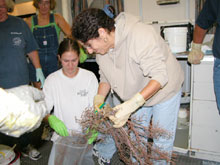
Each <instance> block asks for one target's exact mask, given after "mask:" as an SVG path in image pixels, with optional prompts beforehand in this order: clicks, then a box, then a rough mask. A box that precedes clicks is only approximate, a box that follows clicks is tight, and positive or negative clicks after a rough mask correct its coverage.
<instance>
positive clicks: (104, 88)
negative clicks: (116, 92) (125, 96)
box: [98, 82, 111, 97]
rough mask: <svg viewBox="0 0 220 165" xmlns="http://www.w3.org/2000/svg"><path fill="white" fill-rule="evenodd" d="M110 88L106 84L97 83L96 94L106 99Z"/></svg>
mask: <svg viewBox="0 0 220 165" xmlns="http://www.w3.org/2000/svg"><path fill="white" fill-rule="evenodd" d="M110 88H111V87H110V85H109V84H108V83H105V82H101V83H99V88H98V94H99V95H102V96H104V97H106V96H107V94H108V93H109V90H110Z"/></svg>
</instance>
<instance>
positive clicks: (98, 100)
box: [93, 94, 105, 112]
mask: <svg viewBox="0 0 220 165" xmlns="http://www.w3.org/2000/svg"><path fill="white" fill-rule="evenodd" d="M104 101H105V97H104V96H102V95H99V94H97V95H95V97H94V99H93V106H94V108H95V112H98V111H99V110H100V109H99V107H100V106H101V105H102V104H103V103H104Z"/></svg>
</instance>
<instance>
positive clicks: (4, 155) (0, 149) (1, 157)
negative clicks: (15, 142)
mask: <svg viewBox="0 0 220 165" xmlns="http://www.w3.org/2000/svg"><path fill="white" fill-rule="evenodd" d="M8 164H10V165H20V153H19V152H14V149H13V148H11V147H9V146H6V145H3V144H0V165H8Z"/></svg>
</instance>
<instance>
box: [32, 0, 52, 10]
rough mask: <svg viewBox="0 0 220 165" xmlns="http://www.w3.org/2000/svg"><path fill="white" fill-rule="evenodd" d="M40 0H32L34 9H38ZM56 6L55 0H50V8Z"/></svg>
mask: <svg viewBox="0 0 220 165" xmlns="http://www.w3.org/2000/svg"><path fill="white" fill-rule="evenodd" d="M41 1H42V0H33V6H34V7H35V8H36V9H39V5H38V4H39V3H40V2H41ZM55 7H56V1H55V0H50V10H54V9H55Z"/></svg>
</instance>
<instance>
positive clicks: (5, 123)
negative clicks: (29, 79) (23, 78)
mask: <svg viewBox="0 0 220 165" xmlns="http://www.w3.org/2000/svg"><path fill="white" fill-rule="evenodd" d="M43 99H44V95H43V92H42V91H40V90H38V89H37V88H34V87H32V86H28V85H22V86H19V87H16V88H11V89H7V90H4V89H2V88H0V114H1V115H0V132H2V133H4V134H6V135H10V136H14V137H19V136H21V135H22V134H24V133H26V132H30V131H33V130H34V129H36V128H38V127H39V126H40V124H41V121H42V119H43V118H44V117H45V115H46V112H47V111H46V104H45V102H44V100H43Z"/></svg>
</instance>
